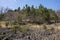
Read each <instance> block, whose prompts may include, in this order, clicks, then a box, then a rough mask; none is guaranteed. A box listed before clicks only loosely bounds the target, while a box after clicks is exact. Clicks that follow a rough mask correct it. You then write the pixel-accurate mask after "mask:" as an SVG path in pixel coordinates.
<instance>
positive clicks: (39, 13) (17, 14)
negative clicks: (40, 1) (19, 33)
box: [0, 5, 58, 24]
mask: <svg viewBox="0 0 60 40" xmlns="http://www.w3.org/2000/svg"><path fill="white" fill-rule="evenodd" d="M1 19H3V20H5V21H15V22H17V23H20V22H23V20H25V21H26V20H27V19H29V22H32V23H38V24H41V23H48V24H50V23H51V22H52V20H53V22H56V21H57V19H58V16H57V15H56V13H55V11H54V10H52V9H47V8H46V7H44V6H43V5H40V6H39V7H38V8H35V7H34V5H32V6H31V7H30V6H28V5H26V6H25V7H24V8H23V9H20V7H18V9H15V10H11V9H8V11H7V12H5V13H4V14H0V20H1ZM31 20H32V21H31Z"/></svg>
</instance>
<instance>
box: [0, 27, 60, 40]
mask: <svg viewBox="0 0 60 40" xmlns="http://www.w3.org/2000/svg"><path fill="white" fill-rule="evenodd" d="M0 40H60V31H59V30H52V31H51V30H30V31H27V32H20V31H16V33H14V31H13V30H12V29H2V28H0Z"/></svg>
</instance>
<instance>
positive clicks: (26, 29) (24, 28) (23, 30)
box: [19, 27, 30, 33]
mask: <svg viewBox="0 0 60 40" xmlns="http://www.w3.org/2000/svg"><path fill="white" fill-rule="evenodd" d="M29 30H30V29H29V27H23V28H22V27H20V28H19V31H20V32H23V33H24V32H27V31H29Z"/></svg>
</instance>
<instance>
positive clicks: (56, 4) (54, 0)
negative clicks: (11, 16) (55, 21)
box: [0, 0, 60, 10]
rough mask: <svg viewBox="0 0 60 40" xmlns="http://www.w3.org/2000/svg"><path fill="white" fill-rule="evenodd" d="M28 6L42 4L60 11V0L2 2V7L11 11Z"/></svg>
mask: <svg viewBox="0 0 60 40" xmlns="http://www.w3.org/2000/svg"><path fill="white" fill-rule="evenodd" d="M26 4H28V5H29V6H31V5H34V6H35V7H38V6H39V5H40V4H42V5H43V6H44V7H47V8H49V9H53V10H59V9H60V0H0V7H4V8H7V7H8V8H10V9H16V8H18V7H21V8H23V6H25V5H26Z"/></svg>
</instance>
